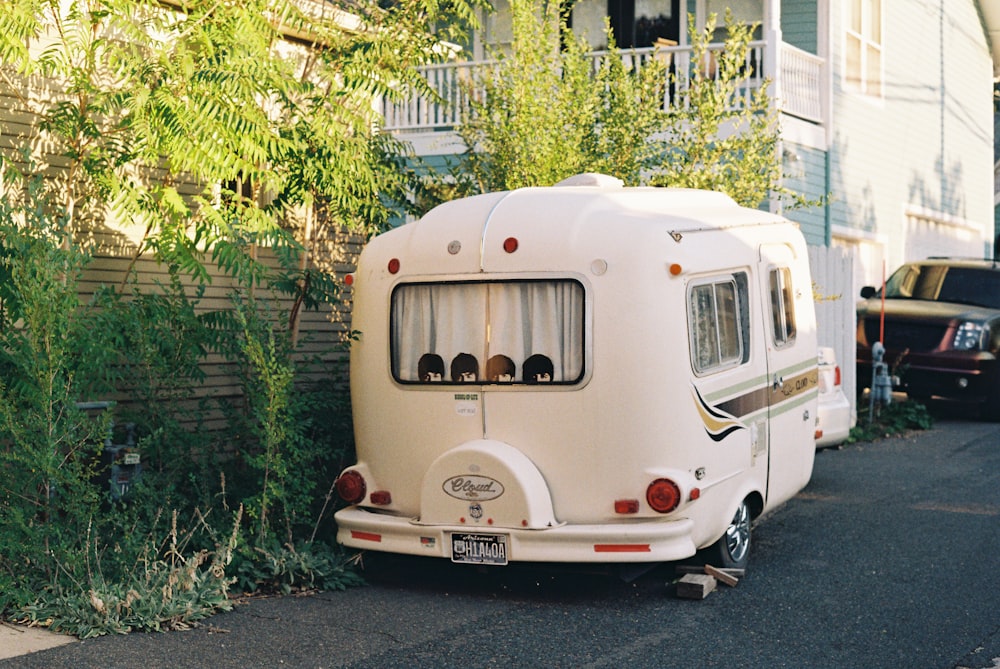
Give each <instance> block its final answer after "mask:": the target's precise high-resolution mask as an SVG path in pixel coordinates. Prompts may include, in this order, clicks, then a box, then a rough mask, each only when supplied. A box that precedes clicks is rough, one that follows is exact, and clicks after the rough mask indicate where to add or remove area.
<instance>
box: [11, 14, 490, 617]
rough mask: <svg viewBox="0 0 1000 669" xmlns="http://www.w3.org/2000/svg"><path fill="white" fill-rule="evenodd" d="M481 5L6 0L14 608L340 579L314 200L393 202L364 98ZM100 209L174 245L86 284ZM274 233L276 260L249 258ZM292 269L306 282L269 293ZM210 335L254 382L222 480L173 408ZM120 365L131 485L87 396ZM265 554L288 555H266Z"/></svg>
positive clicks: (131, 602)
mask: <svg viewBox="0 0 1000 669" xmlns="http://www.w3.org/2000/svg"><path fill="white" fill-rule="evenodd" d="M478 5H479V0H414V1H413V2H405V3H385V2H383V1H379V0H343V1H339V0H334V1H329V0H327V1H324V2H309V1H300V0H245V1H241V2H218V1H217V0H188V1H186V2H183V3H180V2H178V3H171V2H167V3H164V2H159V0H66V1H65V2H58V1H56V0H9V1H8V2H5V4H4V9H3V10H2V11H0V94H2V95H3V97H4V98H10V97H14V98H18V99H19V104H18V107H19V108H21V109H24V110H28V111H30V112H32V114H33V115H34V118H36V119H37V122H29V123H27V124H25V125H22V126H18V127H17V128H14V130H13V131H12V132H9V133H5V135H4V136H5V138H7V137H11V138H14V142H13V146H11V147H9V148H3V149H0V172H2V177H3V179H2V181H0V187H2V188H3V193H2V195H3V198H2V199H0V371H2V372H3V374H0V471H2V472H3V473H4V476H2V477H0V615H3V614H6V613H8V612H9V611H11V610H16V611H17V617H19V618H27V619H32V620H54V621H56V622H55V623H54V624H56V625H60V626H62V627H63V628H64V629H76V630H78V631H79V632H80V633H82V634H85V635H90V634H92V633H100V632H101V631H105V632H106V631H109V630H114V631H127V629H130V628H145V629H156V628H158V626H160V625H161V624H164V621H185V620H192V619H195V618H196V617H198V616H200V615H204V614H205V613H206V612H207V611H210V610H211V609H212V608H214V607H217V606H225V605H226V592H227V588H228V586H229V584H230V583H231V581H230V579H229V577H228V576H227V574H226V569H230V570H232V571H234V572H236V571H238V572H240V574H241V579H242V581H243V584H244V585H245V586H247V587H250V586H251V585H252V584H253V582H254V581H255V579H257V578H258V575H260V574H263V575H264V577H275V578H285V579H288V580H294V581H295V582H296V583H301V582H308V583H317V584H319V585H322V586H324V587H332V586H335V585H336V584H338V583H340V584H343V583H344V582H348V581H349V578H348V577H346V576H345V575H344V572H343V569H342V568H341V567H342V565H341V564H340V560H341V556H337V555H333V554H332V553H329V552H324V550H322V549H319V548H317V547H314V546H307V545H306V544H310V543H312V538H313V536H314V535H315V534H316V532H315V527H316V525H315V524H312V523H310V522H309V519H308V518H306V517H305V516H306V514H307V513H308V512H309V511H310V510H311V508H313V507H319V506H320V505H321V504H322V501H323V500H317V499H315V494H314V491H315V490H322V489H326V486H325V485H324V486H323V488H322V489H321V488H320V487H319V485H318V482H321V481H322V479H319V478H318V477H319V476H321V475H322V476H328V475H329V469H331V468H332V466H331V465H330V462H331V460H335V458H337V457H338V455H337V453H336V452H331V451H332V450H333V449H330V448H328V446H329V444H330V442H327V441H324V440H323V435H321V434H320V433H321V431H322V430H324V429H336V430H340V431H343V430H344V426H343V425H342V424H339V423H337V421H336V420H333V419H332V417H331V416H330V415H323V414H331V413H333V412H332V411H331V407H332V406H333V401H332V400H331V398H330V397H329V394H327V395H321V394H320V393H318V392H307V391H306V389H304V388H301V387H297V386H296V385H295V383H294V381H295V380H297V376H296V375H297V373H298V372H299V371H300V367H299V365H300V360H301V358H293V355H294V354H295V353H296V350H295V345H296V323H295V321H296V316H297V314H299V313H300V312H301V309H305V308H309V307H312V306H316V305H317V304H318V303H319V301H321V300H324V299H325V300H334V299H336V294H335V292H334V291H333V289H332V286H333V285H334V282H333V280H332V277H331V276H329V275H328V274H326V273H324V272H322V271H316V270H315V269H313V268H311V267H310V265H309V263H308V262H307V261H308V256H307V254H308V253H310V252H312V250H311V249H310V244H312V243H313V240H314V239H316V237H317V235H316V230H317V228H319V227H321V226H336V227H341V226H343V227H347V228H348V229H351V230H353V231H356V232H359V233H362V234H367V233H370V232H373V231H376V230H379V229H381V228H382V227H383V226H384V225H385V224H386V222H387V221H388V219H389V217H390V216H391V215H392V209H391V208H390V206H389V201H390V200H389V199H388V198H387V197H385V196H386V195H387V194H392V193H396V192H400V191H401V190H402V189H403V188H404V187H405V185H406V183H405V181H404V179H403V178H402V176H401V175H400V173H399V172H398V171H397V170H396V169H394V166H393V163H392V162H391V161H392V159H393V157H394V156H396V155H397V154H398V153H399V150H400V148H399V146H398V145H396V144H395V143H394V142H393V141H392V140H391V139H389V138H387V137H385V136H382V135H380V134H378V133H376V132H375V131H374V128H375V127H377V122H378V113H377V109H376V108H375V106H374V105H373V102H374V101H375V100H376V99H377V97H378V96H387V97H392V96H396V95H400V94H401V93H402V92H403V91H404V90H407V89H408V88H412V87H417V88H420V87H425V86H426V85H425V83H424V82H423V79H422V78H420V77H419V75H418V73H417V70H416V69H415V68H416V66H417V65H420V64H424V63H429V62H433V61H435V60H437V59H439V58H441V57H442V52H441V50H440V49H439V48H438V45H439V43H440V40H441V39H443V38H447V37H448V32H447V30H445V31H438V32H437V33H435V30H436V29H437V28H438V26H439V25H445V26H449V27H455V28H461V26H463V25H464V24H466V23H467V22H468V21H471V20H472V19H473V18H474V13H475V11H476V9H477V7H478ZM27 116H28V115H27V114H26V115H25V116H24V117H19V118H18V119H15V120H17V121H23V120H24V118H25V117H27ZM4 120H8V119H0V121H4ZM5 147H6V145H5ZM15 196H16V197H15ZM15 201H16V202H15ZM8 205H9V206H8ZM108 222H116V223H118V224H124V225H132V226H137V229H138V231H139V232H140V234H139V235H137V237H138V238H139V239H140V241H139V242H138V244H136V245H135V247H134V248H133V249H131V250H132V253H133V254H134V255H133V260H137V259H138V258H139V257H140V256H142V255H144V254H152V255H154V256H155V257H156V259H158V260H159V261H161V262H162V264H163V265H164V266H165V267H166V269H167V272H168V282H166V283H165V285H163V286H161V287H160V290H159V292H158V293H157V294H155V295H148V294H145V295H144V294H142V293H141V292H140V291H139V290H138V286H139V285H140V284H139V283H138V282H136V281H134V274H135V273H134V272H133V271H131V270H130V271H127V272H124V273H123V275H122V276H121V277H120V280H118V281H116V282H115V285H114V286H109V287H107V288H105V289H103V290H101V291H98V294H97V295H96V296H95V299H94V300H93V301H92V302H89V303H85V302H83V301H81V299H80V296H79V294H78V287H77V283H76V279H77V277H78V276H79V275H80V271H81V269H82V268H83V267H84V266H85V264H86V263H87V260H88V257H87V251H88V248H89V247H88V244H89V243H90V238H89V233H90V232H91V231H92V230H94V229H95V228H98V227H100V226H102V225H104V224H105V223H108ZM262 246H269V247H270V248H271V249H273V250H274V252H275V253H276V254H277V256H278V258H279V260H280V261H281V263H280V264H281V267H280V269H279V271H277V272H272V271H270V270H268V269H267V268H266V267H265V265H264V264H263V263H261V262H258V260H257V258H258V251H259V249H260V248H261V247H262ZM209 264H217V265H218V266H220V267H222V268H223V269H224V270H226V271H227V272H228V273H229V275H230V276H231V277H232V279H233V286H234V289H233V291H232V308H231V309H220V310H218V311H215V312H210V313H207V314H206V313H203V311H204V308H203V307H200V306H199V307H198V308H196V305H198V301H199V300H200V298H201V295H202V293H201V292H200V291H201V290H202V289H203V288H204V286H205V284H206V283H207V282H208V281H209V272H208V270H207V269H206V267H207V265H209ZM192 277H193V279H194V280H195V284H196V285H195V290H194V294H193V297H192V295H191V292H190V290H191V289H190V282H189V281H188V280H187V279H189V278H192ZM278 291H284V292H285V293H286V294H291V295H293V296H294V298H295V300H294V307H293V308H291V309H287V308H284V307H281V308H280V309H275V305H279V306H280V304H282V303H280V302H278V301H277V300H276V299H273V298H275V297H276V292H278ZM153 292H156V291H153ZM208 351H213V352H218V353H221V354H222V355H223V356H225V357H226V358H227V359H228V360H231V361H233V362H235V363H236V367H238V368H239V369H240V371H241V374H242V378H241V380H242V381H243V384H244V389H245V400H246V401H245V406H244V407H241V408H242V409H243V415H242V416H240V417H238V419H234V420H233V423H232V424H233V425H234V426H238V427H239V428H240V429H239V430H237V429H234V430H233V431H232V433H231V434H228V435H226V437H227V440H229V441H230V443H229V444H228V445H229V446H230V452H234V451H235V452H236V453H237V454H238V456H239V457H241V458H242V460H241V461H240V462H235V463H233V464H232V467H231V468H230V469H229V470H228V471H229V473H232V474H240V475H242V477H243V480H236V477H235V476H231V477H229V478H228V481H229V483H228V488H227V484H226V479H227V477H225V476H224V474H225V473H226V472H227V470H226V469H223V468H222V467H221V466H219V467H215V465H216V464H217V462H216V460H215V458H213V457H212V456H213V453H212V452H211V450H209V448H208V446H209V445H210V444H209V443H208V442H207V441H206V437H205V436H204V435H203V434H200V433H197V434H194V433H192V434H186V433H182V432H181V431H180V429H179V427H178V420H177V419H178V416H179V412H181V411H188V412H190V411H192V410H193V409H192V405H193V403H194V402H195V399H196V397H195V393H194V392H192V386H193V385H195V384H196V383H197V381H198V380H199V376H200V369H199V368H198V365H197V364H196V363H197V362H199V360H200V357H201V356H204V355H205V353H206V352H208ZM101 384H104V385H101ZM112 386H113V387H114V389H116V390H118V391H120V392H129V393H131V396H132V398H133V399H136V400H139V401H142V402H146V403H147V404H148V406H149V407H151V408H150V410H148V411H146V412H145V413H140V417H141V418H142V419H143V420H144V421H145V422H146V423H147V424H146V425H143V426H142V427H143V428H144V431H143V432H142V433H141V434H140V440H141V441H140V450H142V452H143V458H144V460H143V466H144V471H143V480H142V483H141V485H140V486H138V492H137V494H136V497H135V498H133V499H131V500H130V501H129V504H127V505H124V506H123V505H121V504H120V503H119V502H117V501H115V500H112V499H109V496H108V495H106V494H104V495H102V494H101V488H99V487H98V486H97V485H96V484H95V482H94V481H92V480H91V475H92V473H93V472H94V470H95V468H96V462H95V461H96V459H97V457H98V456H99V455H100V453H101V450H102V449H101V444H102V442H103V436H104V431H103V427H104V425H105V424H102V423H100V422H96V423H95V422H94V421H87V420H84V418H83V417H82V416H81V415H80V412H79V411H77V410H76V403H77V401H78V400H80V399H90V398H91V397H92V396H91V395H89V393H90V392H94V391H95V389H97V390H99V392H107V391H108V390H109V389H111V388H112ZM334 399H335V398H334ZM182 402H184V403H185V405H184V406H182ZM307 411H311V412H312V414H311V415H308V414H307V413H306V412H307ZM116 417H117V416H116ZM227 417H229V416H228V415H227ZM240 421H242V422H240ZM324 423H327V424H329V427H326V426H324ZM244 428H245V429H244ZM95 435H96V436H95ZM340 438H341V440H343V441H348V440H349V435H348V436H346V437H345V436H343V435H341V436H340ZM331 441H333V440H331ZM147 456H152V457H153V458H155V460H153V461H150V460H146V459H145V458H146V457H147ZM248 470H249V473H248ZM8 474H9V475H11V476H12V478H8ZM230 500H232V501H233V504H232V505H231V506H230V504H229V501H230ZM241 502H245V503H246V505H245V506H242V505H241ZM174 509H179V510H178V511H174ZM244 509H245V510H246V513H245V514H244ZM213 512H214V513H213ZM166 518H170V521H169V522H170V525H169V527H167V528H166V530H165V529H164V522H165V521H164V519H166ZM178 523H180V527H178ZM317 523H318V521H317ZM246 525H250V526H251V527H250V528H249V529H250V531H247V529H248V528H247V527H246ZM303 528H304V529H305V531H306V533H307V534H305V536H307V537H309V541H307V542H303V541H302V538H303V535H302V534H298V535H296V534H295V533H296V532H301V531H302V529H303ZM309 530H312V531H313V532H312V535H310V534H308V531H309ZM164 532H165V533H166V535H167V537H168V539H167V540H164V539H163V535H164ZM282 544H284V545H282ZM275 546H277V548H276V549H274V547H275ZM237 548H238V549H239V550H238V551H237ZM184 551H187V552H188V555H187V557H185V556H184ZM236 553H238V554H239V555H238V557H237V560H240V561H242V562H241V564H239V565H235V566H227V565H229V564H230V563H229V560H230V558H232V557H233V555H234V554H236ZM247 556H249V558H248V557H247ZM253 560H256V561H258V562H257V563H256V564H250V563H249V562H251V561H253ZM268 561H270V562H271V563H274V564H276V565H279V566H277V567H274V568H272V569H270V571H268V570H267V569H264V570H263V571H262V570H261V569H260V567H259V564H260V563H261V562H263V563H265V564H266V563H267V562H268ZM303 571H313V572H316V571H320V572H322V573H321V574H320V576H319V577H318V578H317V577H315V576H316V575H315V574H305V575H304V574H303ZM247 575H249V576H247ZM133 588H134V589H135V592H133ZM36 598H37V600H38V601H35V599H36ZM137 598H138V599H137ZM137 602H140V603H139V604H137ZM70 619H72V620H75V621H76V623H69V622H67V621H68V620H70ZM72 624H76V625H77V627H76V628H74V627H72Z"/></svg>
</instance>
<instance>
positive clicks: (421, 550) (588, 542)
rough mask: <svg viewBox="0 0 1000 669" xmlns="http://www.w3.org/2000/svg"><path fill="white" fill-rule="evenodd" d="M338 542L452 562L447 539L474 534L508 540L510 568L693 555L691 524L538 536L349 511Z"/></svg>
mask: <svg viewBox="0 0 1000 669" xmlns="http://www.w3.org/2000/svg"><path fill="white" fill-rule="evenodd" d="M335 518H336V521H337V526H338V529H337V541H338V542H340V543H341V544H343V545H344V546H349V547H352V548H358V549H364V550H373V551H385V552H388V553H402V554H406V555H422V556H426V557H440V558H448V559H450V558H451V535H452V534H467V533H469V532H479V533H488V534H503V535H506V536H507V537H508V539H507V543H508V560H509V561H510V562H595V563H614V562H671V561H675V560H683V559H684V558H688V557H691V556H692V555H694V554H695V552H696V548H695V545H694V542H693V540H692V539H691V530H692V528H693V525H694V524H693V522H692V521H691V520H690V519H687V518H684V519H680V520H669V521H649V522H643V521H637V522H633V523H617V524H607V525H560V526H558V527H551V528H546V529H541V530H527V529H520V528H509V527H491V526H488V525H485V524H468V525H452V526H446V525H419V524H417V523H414V522H413V521H412V520H410V519H408V518H401V517H399V516H390V515H385V514H380V513H372V512H370V511H366V510H365V509H362V508H359V507H354V506H352V507H348V508H346V509H341V510H340V511H338V512H337V513H336V516H335Z"/></svg>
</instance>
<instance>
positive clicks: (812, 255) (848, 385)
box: [809, 246, 857, 408]
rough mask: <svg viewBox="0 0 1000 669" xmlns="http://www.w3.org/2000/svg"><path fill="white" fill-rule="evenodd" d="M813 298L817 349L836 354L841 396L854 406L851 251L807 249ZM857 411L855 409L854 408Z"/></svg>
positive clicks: (854, 378)
mask: <svg viewBox="0 0 1000 669" xmlns="http://www.w3.org/2000/svg"><path fill="white" fill-rule="evenodd" d="M809 265H810V267H811V269H812V277H813V294H814V296H815V297H816V330H817V334H818V339H819V345H820V346H832V347H833V349H834V350H835V351H836V352H837V363H838V364H839V365H840V371H841V378H842V379H843V388H844V394H845V395H847V398H848V399H849V400H850V401H851V404H852V405H853V404H854V403H855V400H856V396H857V373H856V370H855V364H854V359H855V350H856V347H855V336H856V331H857V314H856V313H855V304H856V302H857V299H856V296H855V295H854V294H853V292H854V284H853V277H854V256H853V254H851V252H850V251H848V250H846V249H842V248H835V247H829V246H810V247H809ZM855 408H856V407H855Z"/></svg>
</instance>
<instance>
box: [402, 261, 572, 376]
mask: <svg viewBox="0 0 1000 669" xmlns="http://www.w3.org/2000/svg"><path fill="white" fill-rule="evenodd" d="M389 327H390V346H391V361H392V375H393V378H395V379H396V380H397V381H400V382H402V383H433V382H443V383H446V384H452V383H475V384H493V383H496V384H521V383H525V384H533V383H556V384H559V383H563V384H572V383H576V382H578V381H579V380H580V379H582V378H583V373H584V367H583V365H584V362H583V361H584V290H583V286H582V285H581V284H580V283H579V282H577V281H572V280H557V281H545V280H532V281H493V282H476V283H474V282H467V283H414V284H403V285H400V286H397V287H396V289H395V290H394V291H393V293H392V305H391V318H390V325H389Z"/></svg>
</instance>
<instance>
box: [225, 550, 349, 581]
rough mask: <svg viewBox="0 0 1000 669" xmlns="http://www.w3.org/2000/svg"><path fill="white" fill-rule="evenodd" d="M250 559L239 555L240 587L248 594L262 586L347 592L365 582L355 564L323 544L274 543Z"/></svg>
mask: <svg viewBox="0 0 1000 669" xmlns="http://www.w3.org/2000/svg"><path fill="white" fill-rule="evenodd" d="M254 552H255V553H256V555H252V556H249V559H242V560H241V559H240V557H239V556H237V559H236V561H235V564H236V569H235V571H236V584H237V585H238V586H239V587H240V588H241V589H242V590H243V591H244V592H255V591H257V590H259V589H261V588H262V587H266V588H267V589H276V590H278V591H279V592H281V593H283V594H289V593H291V592H292V591H294V590H316V589H318V590H345V589H347V588H349V587H352V586H357V585H362V584H363V583H364V580H363V579H362V578H361V577H360V576H359V575H358V573H357V572H356V571H354V570H353V564H352V563H351V562H350V561H348V560H345V558H344V557H343V555H342V554H341V553H340V552H338V551H335V550H332V549H331V548H330V547H329V546H327V545H326V544H324V543H322V542H299V543H297V544H296V545H292V544H285V545H283V546H279V545H278V544H276V543H272V544H270V545H268V546H267V547H257V548H255V549H254Z"/></svg>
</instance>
